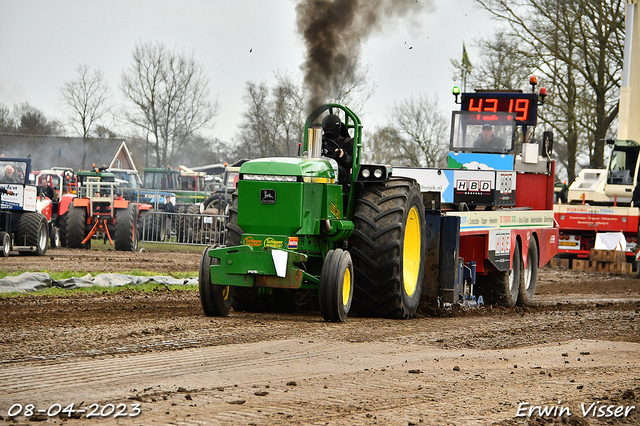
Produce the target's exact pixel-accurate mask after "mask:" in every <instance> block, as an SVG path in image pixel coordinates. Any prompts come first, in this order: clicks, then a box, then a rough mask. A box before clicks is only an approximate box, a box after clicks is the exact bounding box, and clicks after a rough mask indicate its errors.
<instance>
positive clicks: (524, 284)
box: [518, 235, 538, 306]
mask: <svg viewBox="0 0 640 426" xmlns="http://www.w3.org/2000/svg"><path fill="white" fill-rule="evenodd" d="M537 282H538V243H536V238H535V237H534V236H533V235H531V239H530V240H529V250H527V267H526V268H523V270H522V279H521V280H520V291H519V292H518V305H521V306H531V305H532V304H533V296H534V295H535V293H536V284H537Z"/></svg>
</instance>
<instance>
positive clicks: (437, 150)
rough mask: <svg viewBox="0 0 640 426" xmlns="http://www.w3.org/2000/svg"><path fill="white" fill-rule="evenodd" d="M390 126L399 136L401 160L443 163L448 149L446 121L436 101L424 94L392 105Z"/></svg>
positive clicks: (422, 164) (427, 164)
mask: <svg viewBox="0 0 640 426" xmlns="http://www.w3.org/2000/svg"><path fill="white" fill-rule="evenodd" d="M391 118H392V120H393V121H392V123H391V124H390V127H392V128H394V129H396V131H397V134H398V135H399V136H400V137H399V139H397V141H398V145H397V149H398V151H399V153H401V155H402V157H401V158H404V160H405V161H404V163H406V164H409V165H412V166H420V167H436V166H444V165H445V164H446V157H447V150H448V137H447V136H448V129H449V122H448V120H447V119H446V118H445V117H444V115H442V113H440V112H439V110H438V106H437V102H435V101H432V100H431V99H430V98H429V96H428V95H426V94H421V95H418V96H417V97H414V98H411V99H407V100H404V101H402V102H400V103H398V104H395V105H394V107H393V110H392V113H391Z"/></svg>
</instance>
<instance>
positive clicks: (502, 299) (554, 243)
mask: <svg viewBox="0 0 640 426" xmlns="http://www.w3.org/2000/svg"><path fill="white" fill-rule="evenodd" d="M530 83H531V85H532V92H531V93H523V92H521V91H513V92H505V91H500V92H492V91H476V92H472V93H460V91H459V89H458V88H457V87H454V90H453V94H454V95H455V96H456V101H457V102H459V103H460V105H461V111H455V112H453V114H452V125H451V138H450V146H449V150H450V152H449V155H448V168H447V169H440V168H438V169H433V168H431V169H429V168H406V167H394V168H393V174H394V175H395V176H407V177H411V178H414V179H416V180H417V181H418V182H419V184H420V188H421V191H422V193H423V197H424V198H425V200H429V201H428V202H425V207H427V211H429V210H431V211H432V212H433V214H430V215H427V218H428V221H427V222H428V224H429V226H430V229H429V230H428V231H427V236H428V237H430V239H429V241H428V243H427V247H428V251H427V253H428V255H427V261H428V264H427V271H429V272H430V273H427V274H425V281H424V284H423V294H422V298H423V299H426V300H427V302H428V303H429V304H431V305H433V306H437V305H441V304H442V303H466V302H467V301H469V300H471V302H473V301H474V300H476V296H478V298H479V296H482V299H483V302H485V303H492V304H499V305H502V306H508V307H511V306H515V305H516V304H520V305H530V304H531V303H533V296H534V294H535V288H536V280H537V274H538V269H539V268H540V267H542V266H544V265H545V264H546V263H547V262H548V261H549V260H550V259H551V258H553V257H554V256H555V255H556V254H557V249H558V232H559V230H558V228H557V227H556V226H555V225H554V213H553V200H554V181H555V163H554V161H552V160H551V159H550V154H551V150H552V145H553V134H552V133H551V132H543V133H542V138H538V139H536V138H535V137H534V126H535V125H536V121H537V107H538V105H541V104H542V103H543V102H544V96H545V95H546V90H544V88H541V89H540V92H539V93H538V92H535V85H536V80H535V78H532V79H531V81H530ZM458 98H459V100H458ZM483 133H485V134H488V133H492V136H491V137H488V136H486V135H483ZM487 140H489V141H493V142H492V143H489V144H488V143H487ZM516 142H520V144H519V146H517V145H518V144H516ZM517 148H518V149H517ZM434 194H439V197H437V196H436V199H434ZM429 204H431V205H432V206H435V208H433V207H432V208H431V209H429ZM474 283H475V288H474Z"/></svg>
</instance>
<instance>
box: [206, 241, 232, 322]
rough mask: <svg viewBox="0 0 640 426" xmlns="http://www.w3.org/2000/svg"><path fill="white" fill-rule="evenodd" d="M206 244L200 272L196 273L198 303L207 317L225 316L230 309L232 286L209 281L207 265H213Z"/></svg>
mask: <svg viewBox="0 0 640 426" xmlns="http://www.w3.org/2000/svg"><path fill="white" fill-rule="evenodd" d="M212 248H213V247H211V246H208V247H206V248H205V249H204V252H203V253H202V260H201V262H200V273H199V274H198V289H199V290H200V303H201V304H202V309H203V310H204V314H205V315H206V316H208V317H226V316H227V315H229V310H230V309H231V301H232V300H233V287H231V286H228V285H226V286H223V285H217V284H213V283H212V282H211V271H210V269H209V267H210V266H211V265H213V264H214V263H213V262H214V259H213V258H212V257H209V250H211V249H212Z"/></svg>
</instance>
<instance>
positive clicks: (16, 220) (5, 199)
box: [0, 157, 51, 257]
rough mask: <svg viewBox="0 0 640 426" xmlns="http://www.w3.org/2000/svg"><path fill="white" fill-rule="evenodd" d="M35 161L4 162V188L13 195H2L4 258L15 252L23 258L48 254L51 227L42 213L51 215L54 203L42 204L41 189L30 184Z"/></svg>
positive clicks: (0, 181)
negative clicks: (12, 251) (32, 166)
mask: <svg viewBox="0 0 640 426" xmlns="http://www.w3.org/2000/svg"><path fill="white" fill-rule="evenodd" d="M30 172H31V160H30V159H28V158H5V157H2V158H0V188H4V189H6V190H8V191H11V192H12V193H13V194H0V197H1V198H0V199H1V204H0V256H2V257H5V256H8V255H9V252H10V251H11V250H16V251H18V252H19V253H20V254H21V255H40V256H42V255H44V254H45V253H46V252H47V244H48V239H49V229H48V227H49V225H48V223H47V217H46V216H45V215H44V214H43V213H42V212H43V211H44V212H45V213H47V212H48V213H49V217H50V213H51V200H48V199H44V200H39V199H38V196H37V187H36V186H35V185H30V184H28V180H27V178H28V176H29V175H30Z"/></svg>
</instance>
